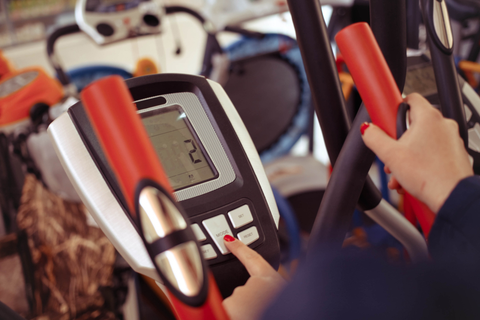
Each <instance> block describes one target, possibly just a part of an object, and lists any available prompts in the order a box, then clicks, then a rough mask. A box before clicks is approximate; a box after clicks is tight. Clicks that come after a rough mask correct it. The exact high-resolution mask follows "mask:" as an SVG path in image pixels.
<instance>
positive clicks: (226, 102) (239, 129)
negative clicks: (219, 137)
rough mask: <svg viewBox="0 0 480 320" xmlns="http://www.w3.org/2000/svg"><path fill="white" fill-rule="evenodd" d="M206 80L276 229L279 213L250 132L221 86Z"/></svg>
mask: <svg viewBox="0 0 480 320" xmlns="http://www.w3.org/2000/svg"><path fill="white" fill-rule="evenodd" d="M207 81H208V83H209V84H210V86H211V87H212V89H213V91H214V92H215V94H216V95H217V98H218V100H220V103H221V104H222V106H223V108H224V110H225V113H226V114H227V116H228V118H229V119H230V122H231V123H232V126H233V128H234V129H235V132H236V133H237V136H238V139H240V142H241V144H242V146H243V149H244V150H245V153H246V154H247V157H248V159H249V161H250V164H251V165H252V169H253V171H254V172H255V175H256V176H257V179H258V183H259V184H260V187H261V189H262V192H263V195H264V196H265V200H266V201H267V204H268V207H269V209H270V212H271V214H272V217H273V221H274V222H275V226H276V227H277V229H278V221H279V219H280V214H279V213H278V208H277V203H276V202H275V198H274V196H273V192H272V187H271V186H270V182H269V181H268V179H267V175H266V174H265V169H264V168H263V164H262V161H261V160H260V156H259V155H258V152H257V149H256V148H255V145H254V144H253V141H252V138H251V137H250V134H249V133H248V131H247V128H246V127H245V124H244V123H243V121H242V119H241V118H240V115H239V114H238V112H237V109H235V107H234V105H233V103H232V101H231V100H230V98H229V97H228V95H227V93H226V92H225V90H223V88H222V86H220V84H218V83H216V82H214V81H212V80H208V79H207Z"/></svg>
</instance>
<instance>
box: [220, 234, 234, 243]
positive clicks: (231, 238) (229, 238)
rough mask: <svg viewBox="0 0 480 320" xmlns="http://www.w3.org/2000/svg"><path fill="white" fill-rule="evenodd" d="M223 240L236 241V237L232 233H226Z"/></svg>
mask: <svg viewBox="0 0 480 320" xmlns="http://www.w3.org/2000/svg"><path fill="white" fill-rule="evenodd" d="M223 240H225V241H227V242H233V241H235V238H234V237H232V236H231V235H229V234H226V235H225V236H224V237H223Z"/></svg>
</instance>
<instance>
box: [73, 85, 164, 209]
mask: <svg viewBox="0 0 480 320" xmlns="http://www.w3.org/2000/svg"><path fill="white" fill-rule="evenodd" d="M81 98H82V101H83V104H84V106H85V109H86V111H87V114H88V116H89V118H90V120H91V122H92V125H93V127H94V130H95V132H96V134H97V136H98V138H99V140H100V143H101V145H102V149H103V150H104V152H105V153H106V156H107V159H108V162H109V163H110V165H111V166H112V169H113V171H114V172H115V175H116V177H117V179H118V183H119V184H120V186H121V188H122V192H123V194H124V196H125V198H126V201H127V203H128V206H129V209H130V212H131V214H132V215H135V214H136V213H135V205H134V198H135V188H136V186H137V183H138V182H139V181H141V180H142V179H145V178H148V179H151V180H154V181H156V182H157V183H159V184H160V185H161V186H162V187H163V188H165V190H167V191H169V192H170V193H172V188H171V186H170V183H169V181H168V178H167V176H166V175H165V173H164V171H163V169H162V166H161V164H160V161H159V160H158V156H157V154H156V153H155V150H154V149H153V147H152V145H151V142H150V138H149V137H148V134H147V132H146V131H145V128H144V126H143V124H142V121H141V120H140V117H139V116H138V115H137V109H136V107H135V104H134V103H133V99H132V96H131V95H130V91H129V90H128V88H127V86H126V85H125V82H124V81H123V79H122V78H121V77H119V76H111V77H106V78H103V79H101V80H98V81H96V82H95V83H93V84H92V85H90V86H88V87H86V88H85V89H84V90H83V91H82V93H81ZM135 218H136V217H135Z"/></svg>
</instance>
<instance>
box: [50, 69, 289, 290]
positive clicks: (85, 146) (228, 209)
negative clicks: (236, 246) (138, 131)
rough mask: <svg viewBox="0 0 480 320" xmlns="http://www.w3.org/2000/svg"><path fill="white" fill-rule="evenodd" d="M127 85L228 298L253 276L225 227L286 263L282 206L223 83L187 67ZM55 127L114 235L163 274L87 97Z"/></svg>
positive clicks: (73, 173)
mask: <svg viewBox="0 0 480 320" xmlns="http://www.w3.org/2000/svg"><path fill="white" fill-rule="evenodd" d="M126 84H127V86H128V87H129V89H130V93H131V94H132V97H133V100H134V102H135V105H136V107H137V109H138V114H139V116H140V117H141V118H142V122H143V124H144V126H145V129H146V131H147V132H148V135H149V137H150V139H151V142H152V144H153V146H154V148H155V150H156V152H157V155H158V156H159V158H160V161H161V163H162V165H163V167H164V170H165V172H166V174H167V175H168V177H169V181H170V184H171V185H172V187H173V188H174V190H175V192H174V196H175V197H176V200H177V201H179V202H180V204H181V205H182V207H183V208H184V209H185V211H186V213H187V215H188V216H189V218H190V223H191V224H192V227H193V230H194V232H195V234H196V237H197V240H198V241H199V244H200V247H201V250H202V253H203V256H204V258H205V259H206V260H207V261H208V263H209V265H210V268H211V269H212V271H213V274H214V276H215V278H216V280H217V283H218V286H219V288H220V291H221V292H222V294H223V295H224V296H228V295H229V294H231V292H232V291H233V289H234V288H235V287H237V286H238V285H242V284H243V283H244V282H245V281H246V280H247V279H248V273H247V272H246V270H245V268H244V267H243V265H242V264H241V263H240V262H239V261H238V260H237V259H236V258H235V257H234V256H233V255H232V254H229V252H228V251H227V249H226V248H225V246H224V244H223V236H224V235H226V234H230V235H232V236H234V237H237V238H238V239H240V240H241V241H243V242H244V243H246V244H248V245H249V246H250V247H252V248H253V249H255V250H256V251H257V252H258V253H259V254H261V255H262V256H263V257H264V258H265V259H266V260H267V261H268V262H269V263H270V264H271V265H272V266H273V267H274V268H278V266H279V260H280V250H279V243H278V239H277V228H278V221H279V214H278V209H277V207H276V204H275V200H274V197H273V194H272V190H271V188H270V185H269V183H268V180H267V177H266V175H265V172H264V170H263V166H262V164H261V161H260V158H259V156H258V153H257V151H256V149H255V146H254V145H253V142H252V140H251V138H250V136H249V135H248V133H247V130H246V128H245V126H244V125H243V122H242V121H241V119H240V117H239V115H238V113H237V111H236V110H235V107H234V106H233V104H232V103H231V101H230V99H229V98H228V96H227V95H226V93H225V91H224V90H223V89H222V87H221V86H220V85H219V84H217V83H215V82H213V81H211V80H207V79H205V78H203V77H200V76H193V75H180V74H158V75H150V76H144V77H139V78H133V79H129V80H126ZM48 130H49V133H50V135H51V138H52V140H53V141H54V145H55V148H56V151H57V153H58V155H59V158H60V159H61V162H62V165H63V166H64V168H65V170H66V171H67V173H68V175H69V177H70V179H71V180H72V183H73V184H74V186H75V187H76V189H77V192H78V193H79V195H80V197H81V198H82V200H83V202H84V203H85V205H86V207H87V208H88V210H89V211H90V212H91V213H92V215H93V216H94V217H95V220H96V221H97V222H98V224H99V225H100V227H101V228H102V230H103V231H104V232H105V234H106V235H107V237H108V238H109V239H110V240H111V241H112V243H113V244H114V245H115V247H116V248H117V250H118V251H119V252H120V253H121V254H122V256H123V257H124V258H125V259H126V260H127V262H128V263H129V264H130V265H131V266H132V268H133V269H134V270H135V271H137V272H139V273H142V274H144V275H146V276H149V277H151V278H153V279H155V280H157V281H159V280H160V279H159V278H158V275H157V273H156V272H155V269H154V266H153V265H152V263H151V260H150V257H149V256H148V254H147V252H146V250H145V247H144V245H143V242H142V240H141V238H140V236H139V234H138V232H137V230H136V229H135V227H134V225H133V224H132V223H131V221H130V220H129V218H128V215H127V214H126V210H127V208H128V206H127V204H126V202H125V199H124V198H123V196H122V193H121V191H120V189H119V184H118V183H117V181H116V180H115V176H114V173H113V172H112V169H111V168H110V166H109V165H108V162H107V159H106V157H105V155H104V153H103V151H102V148H101V145H100V143H99V140H98V138H97V137H96V135H95V133H94V131H93V129H92V126H91V123H90V121H89V119H88V117H87V114H86V112H85V110H84V107H83V105H82V103H81V102H79V103H77V104H76V105H74V106H72V107H71V108H70V109H69V110H68V112H67V113H65V114H64V115H62V116H61V117H59V118H58V119H57V120H55V121H54V122H53V123H52V124H51V125H50V127H49V129H48Z"/></svg>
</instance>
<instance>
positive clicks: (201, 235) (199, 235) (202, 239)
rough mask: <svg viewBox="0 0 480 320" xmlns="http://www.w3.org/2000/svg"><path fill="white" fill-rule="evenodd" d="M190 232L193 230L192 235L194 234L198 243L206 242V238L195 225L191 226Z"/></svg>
mask: <svg viewBox="0 0 480 320" xmlns="http://www.w3.org/2000/svg"><path fill="white" fill-rule="evenodd" d="M192 230H193V233H195V237H196V238H197V240H198V241H205V240H207V237H206V236H205V234H204V233H203V232H202V229H200V226H199V225H198V224H196V223H195V224H192Z"/></svg>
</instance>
